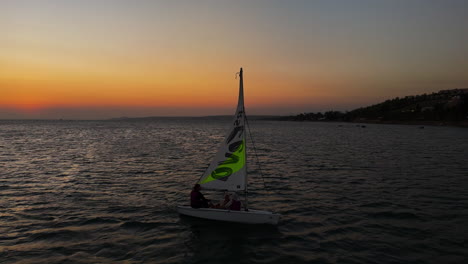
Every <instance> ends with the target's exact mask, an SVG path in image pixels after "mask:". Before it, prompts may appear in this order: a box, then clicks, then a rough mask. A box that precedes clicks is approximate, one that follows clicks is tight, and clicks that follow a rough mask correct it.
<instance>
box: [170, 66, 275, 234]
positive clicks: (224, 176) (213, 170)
mask: <svg viewBox="0 0 468 264" xmlns="http://www.w3.org/2000/svg"><path fill="white" fill-rule="evenodd" d="M239 79H240V80H239V99H238V103H237V110H236V113H235V115H234V120H233V122H232V124H231V129H230V130H229V133H228V135H227V136H226V138H225V140H224V141H223V142H222V143H221V146H220V147H219V150H218V152H217V154H216V155H215V157H214V159H213V160H212V162H211V164H210V165H209V167H208V168H207V170H206V171H205V173H204V174H203V175H202V176H201V178H200V180H199V181H198V182H197V183H198V184H200V185H201V186H203V188H204V189H209V190H222V191H230V192H236V193H239V194H243V195H244V196H245V200H244V202H243V203H242V208H241V210H240V211H233V210H225V209H215V208H192V207H190V206H178V207H177V211H178V212H179V213H180V214H183V215H189V216H193V217H198V218H204V219H211V220H219V221H227V222H237V223H244V224H273V225H276V224H277V223H278V221H279V217H280V215H279V214H276V213H272V212H268V211H262V210H253V209H250V208H248V204H247V185H248V184H247V162H246V153H247V148H246V136H245V134H246V129H245V128H246V122H245V121H246V117H245V109H244V87H243V86H244V84H243V73H242V68H241V69H240V72H239Z"/></svg>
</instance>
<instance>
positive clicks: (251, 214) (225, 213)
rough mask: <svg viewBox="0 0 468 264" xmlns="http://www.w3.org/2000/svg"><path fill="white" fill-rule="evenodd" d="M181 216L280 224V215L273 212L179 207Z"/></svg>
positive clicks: (244, 222) (246, 222)
mask: <svg viewBox="0 0 468 264" xmlns="http://www.w3.org/2000/svg"><path fill="white" fill-rule="evenodd" d="M177 211H178V212H179V214H183V215H189V216H193V217H198V218H204V219H211V220H218V221H227V222H236V223H243V224H272V225H276V224H278V220H279V217H280V215H279V214H274V213H272V212H267V211H260V210H252V209H250V210H249V211H230V210H223V209H214V208H199V209H196V208H192V207H190V206H177Z"/></svg>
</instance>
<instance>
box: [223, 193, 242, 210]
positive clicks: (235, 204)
mask: <svg viewBox="0 0 468 264" xmlns="http://www.w3.org/2000/svg"><path fill="white" fill-rule="evenodd" d="M229 198H230V199H229V202H228V203H226V205H225V208H226V209H229V210H232V211H240V209H241V201H239V197H238V196H237V194H236V193H233V194H231V195H230V197H229Z"/></svg>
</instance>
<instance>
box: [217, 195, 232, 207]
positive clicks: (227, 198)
mask: <svg viewBox="0 0 468 264" xmlns="http://www.w3.org/2000/svg"><path fill="white" fill-rule="evenodd" d="M230 202H231V196H230V195H229V193H225V194H224V200H223V201H222V202H220V203H219V204H216V205H215V206H214V208H216V209H229V205H230ZM228 204H229V205H228Z"/></svg>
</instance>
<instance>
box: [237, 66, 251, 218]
mask: <svg viewBox="0 0 468 264" xmlns="http://www.w3.org/2000/svg"><path fill="white" fill-rule="evenodd" d="M239 77H240V78H239V79H240V80H239V102H238V105H242V109H241V111H242V113H243V115H244V118H243V124H242V126H243V127H244V133H243V136H242V137H243V140H244V142H245V146H244V147H245V171H246V173H245V190H244V194H245V203H244V207H245V211H248V210H249V209H248V200H247V185H248V182H247V140H246V136H245V131H246V129H247V128H246V127H245V119H246V116H245V106H244V76H243V71H242V67H241V68H240V72H239Z"/></svg>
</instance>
